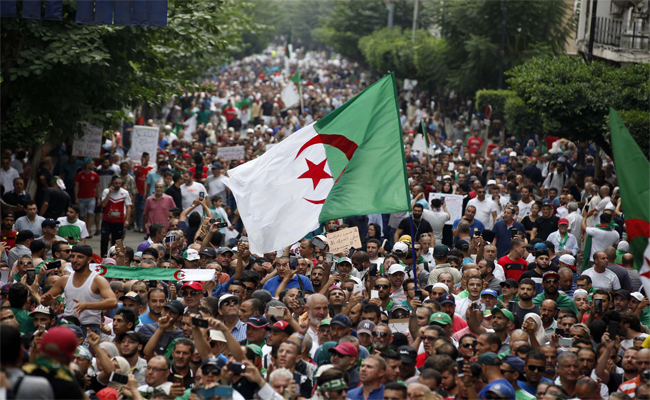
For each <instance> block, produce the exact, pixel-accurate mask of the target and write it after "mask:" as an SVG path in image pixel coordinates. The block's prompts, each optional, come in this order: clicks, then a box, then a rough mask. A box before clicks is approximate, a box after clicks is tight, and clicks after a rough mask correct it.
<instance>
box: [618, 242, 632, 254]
mask: <svg viewBox="0 0 650 400" xmlns="http://www.w3.org/2000/svg"><path fill="white" fill-rule="evenodd" d="M616 250H618V251H624V252H626V253H627V252H628V251H630V244H629V243H628V242H627V241H626V240H621V241H620V242H618V246H617V247H616Z"/></svg>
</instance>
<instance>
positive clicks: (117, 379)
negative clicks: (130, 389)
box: [108, 372, 129, 385]
mask: <svg viewBox="0 0 650 400" xmlns="http://www.w3.org/2000/svg"><path fill="white" fill-rule="evenodd" d="M108 381H109V382H112V383H117V384H118V385H126V384H127V383H129V376H128V375H125V374H120V373H117V372H111V377H110V378H108Z"/></svg>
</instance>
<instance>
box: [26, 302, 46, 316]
mask: <svg viewBox="0 0 650 400" xmlns="http://www.w3.org/2000/svg"><path fill="white" fill-rule="evenodd" d="M35 314H45V315H47V316H50V315H51V314H50V307H46V306H43V305H41V306H38V307H36V308H35V309H34V311H32V312H30V313H29V316H30V317H33V316H34V315H35Z"/></svg>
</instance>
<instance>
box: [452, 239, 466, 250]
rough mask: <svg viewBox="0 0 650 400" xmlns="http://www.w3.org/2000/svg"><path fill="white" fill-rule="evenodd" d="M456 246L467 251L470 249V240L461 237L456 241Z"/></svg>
mask: <svg viewBox="0 0 650 400" xmlns="http://www.w3.org/2000/svg"><path fill="white" fill-rule="evenodd" d="M454 247H456V248H457V249H458V250H463V251H466V250H469V242H468V241H467V240H465V239H460V240H458V241H457V242H456V244H455V245H454Z"/></svg>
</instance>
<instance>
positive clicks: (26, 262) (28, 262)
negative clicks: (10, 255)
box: [20, 261, 32, 265]
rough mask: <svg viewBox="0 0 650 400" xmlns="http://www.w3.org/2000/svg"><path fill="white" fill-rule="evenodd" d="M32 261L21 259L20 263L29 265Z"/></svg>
mask: <svg viewBox="0 0 650 400" xmlns="http://www.w3.org/2000/svg"><path fill="white" fill-rule="evenodd" d="M31 263H32V262H31V261H21V262H20V265H29V264H31Z"/></svg>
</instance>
